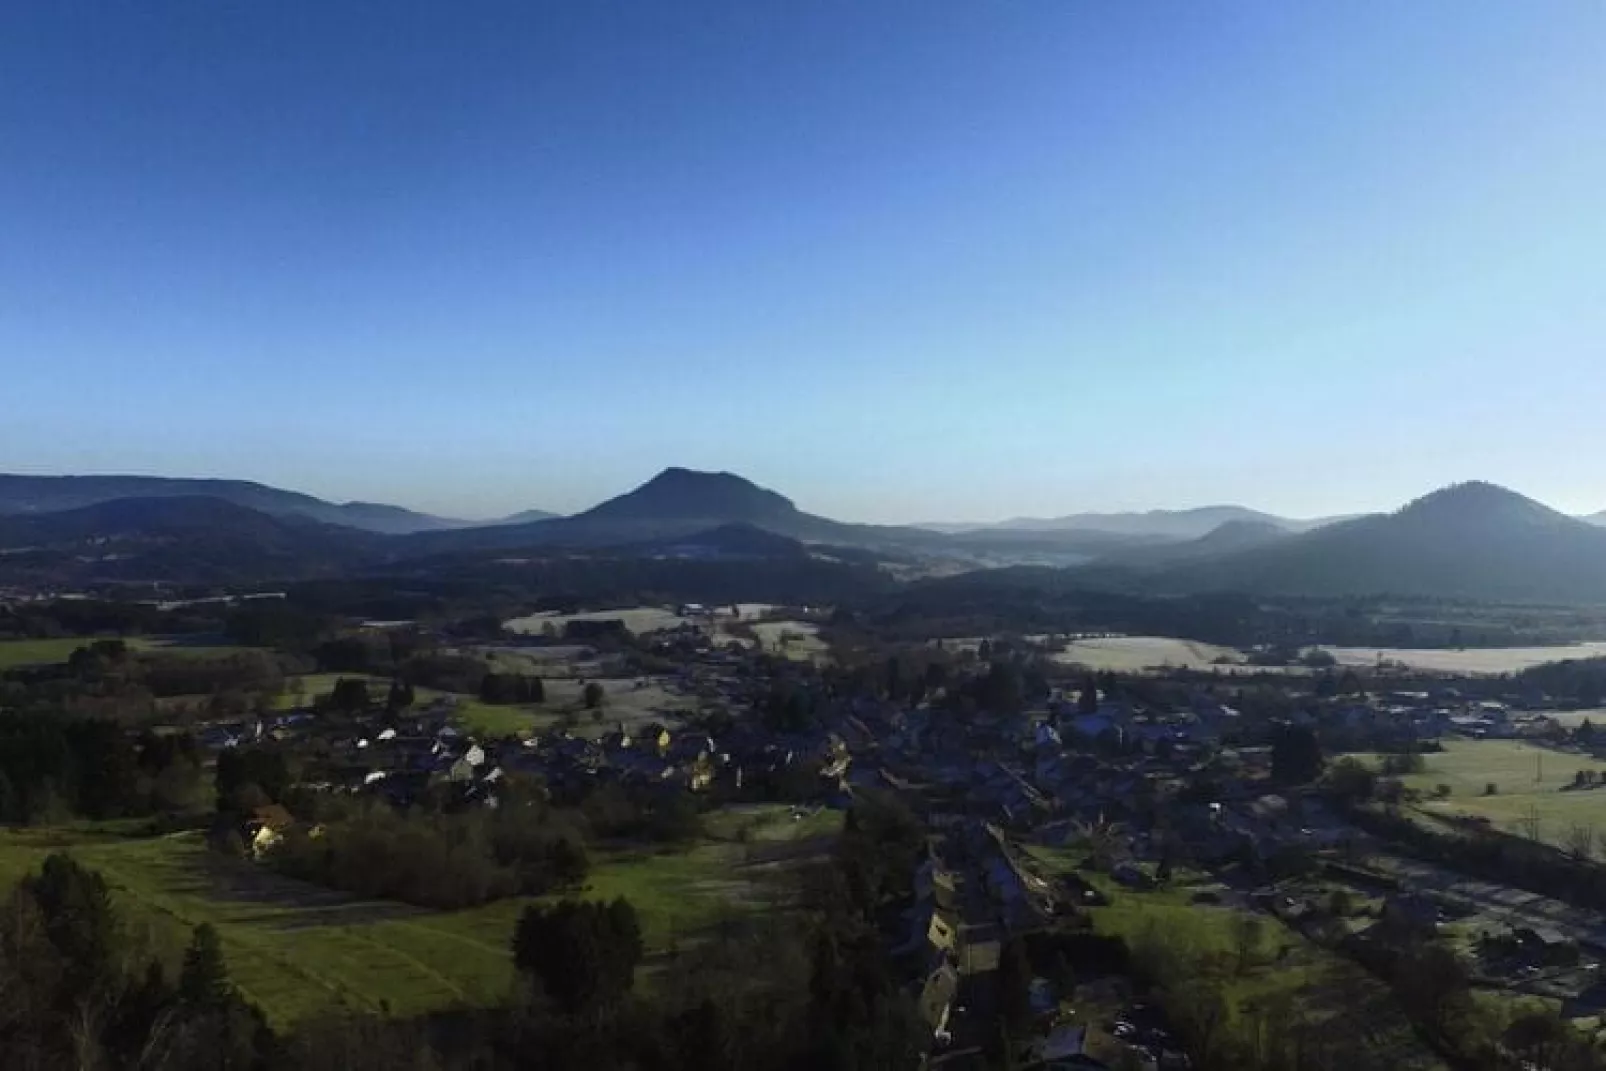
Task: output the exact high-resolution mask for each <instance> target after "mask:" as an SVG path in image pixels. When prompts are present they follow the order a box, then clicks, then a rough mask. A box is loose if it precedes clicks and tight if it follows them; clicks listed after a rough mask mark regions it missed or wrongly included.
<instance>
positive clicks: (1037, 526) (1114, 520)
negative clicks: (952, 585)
mask: <svg viewBox="0 0 1606 1071" xmlns="http://www.w3.org/2000/svg"><path fill="white" fill-rule="evenodd" d="M1348 519H1349V518H1348V517H1318V518H1315V519H1312V520H1298V519H1295V518H1292V517H1277V516H1274V515H1272V514H1270V513H1262V512H1260V511H1259V510H1253V509H1249V508H1247V507H1244V506H1199V507H1197V508H1195V509H1155V510H1147V511H1145V512H1142V513H1073V514H1070V515H1069V516H1066V517H1014V518H1012V519H1010V520H1007V521H999V522H998V523H996V524H946V523H934V524H923V525H921V527H922V528H928V529H930V530H932V531H936V532H943V533H945V534H949V535H956V534H963V533H971V532H1069V531H1078V532H1103V533H1106V534H1108V535H1117V536H1130V537H1139V538H1142V537H1154V538H1159V539H1198V538H1200V537H1201V536H1204V535H1207V534H1209V533H1210V532H1213V531H1215V530H1216V529H1217V528H1220V527H1221V526H1222V525H1224V524H1233V523H1248V524H1260V525H1269V526H1271V527H1274V528H1278V529H1281V530H1283V531H1287V532H1304V531H1309V530H1310V529H1312V528H1320V527H1322V526H1323V525H1327V524H1334V523H1336V522H1338V521H1342V520H1348ZM1603 523H1606V521H1603Z"/></svg>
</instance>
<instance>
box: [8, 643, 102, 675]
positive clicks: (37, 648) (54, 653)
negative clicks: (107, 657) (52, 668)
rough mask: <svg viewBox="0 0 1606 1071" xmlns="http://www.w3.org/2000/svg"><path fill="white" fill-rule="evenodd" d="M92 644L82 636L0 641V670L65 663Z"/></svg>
mask: <svg viewBox="0 0 1606 1071" xmlns="http://www.w3.org/2000/svg"><path fill="white" fill-rule="evenodd" d="M93 642H94V641H93V640H86V639H84V638H83V637H82V636H70V637H67V638H65V639H59V640H0V669H14V668H16V667H17V666H44V665H53V664H55V663H57V662H65V661H67V658H68V656H70V655H71V654H72V653H73V652H74V651H76V650H77V649H78V648H80V647H83V646H86V645H87V644H90V643H93Z"/></svg>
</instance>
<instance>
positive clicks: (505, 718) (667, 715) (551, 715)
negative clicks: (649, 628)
mask: <svg viewBox="0 0 1606 1071" xmlns="http://www.w3.org/2000/svg"><path fill="white" fill-rule="evenodd" d="M341 678H354V679H359V680H366V681H367V682H368V694H369V696H370V697H371V698H373V699H375V700H380V699H383V698H384V696H385V693H386V691H387V690H388V689H389V688H390V680H389V679H388V678H386V677H375V676H368V675H365V674H362V673H309V674H307V675H306V676H304V677H299V678H296V679H297V680H299V681H300V682H301V690H300V691H299V692H297V691H295V690H294V689H293V688H286V689H285V691H284V692H282V693H280V695H279V696H278V697H277V699H276V705H277V706H278V708H279V709H281V710H288V709H290V708H291V707H294V706H297V705H299V704H302V703H311V702H313V701H314V700H315V699H317V698H318V697H319V696H322V695H327V694H328V693H329V692H331V691H333V690H334V687H335V683H336V682H337V681H339V680H340V679H341ZM597 683H598V684H601V685H602V687H603V691H604V698H603V702H602V706H601V708H600V711H592V710H587V709H585V705H584V702H583V700H582V685H581V683H580V681H579V680H578V679H576V678H569V677H547V678H543V685H544V687H545V690H546V701H545V702H544V703H539V704H534V705H518V706H504V705H493V704H491V703H484V702H481V701H480V700H479V699H478V698H477V697H475V696H470V695H461V694H457V695H454V693H450V692H442V691H437V690H435V689H433V688H418V689H415V692H414V694H415V698H416V700H417V702H418V704H419V705H423V704H425V703H430V702H433V701H434V700H436V699H440V698H442V697H443V696H448V695H454V698H455V699H456V707H455V711H454V714H453V720H454V721H455V722H456V723H457V724H458V725H459V726H461V727H462V728H464V729H466V730H468V731H469V732H471V733H475V734H478V735H481V736H493V737H497V736H517V735H521V734H524V733H531V732H548V731H550V730H551V729H552V728H553V727H554V726H555V725H557V723H558V722H559V721H560V720H562V719H563V718H564V717H565V716H570V717H572V719H573V722H574V732H575V734H576V735H577V736H586V737H597V736H600V735H601V734H602V733H604V732H607V731H608V730H609V729H612V728H614V727H615V726H616V725H618V724H619V723H620V722H623V723H624V724H625V725H626V726H627V727H632V728H633V727H636V726H640V725H645V724H646V723H647V722H649V721H655V720H660V719H661V720H664V721H666V722H667V723H669V724H674V720H675V715H676V714H678V713H681V712H684V711H686V710H688V709H691V708H693V707H694V706H695V705H696V704H695V702H694V701H693V700H689V699H687V698H685V697H683V696H678V695H673V694H671V693H669V692H668V691H666V690H665V689H664V688H663V687H662V686H661V685H659V684H655V683H649V684H648V685H647V686H646V687H638V679H637V678H634V677H630V678H615V679H607V680H599V681H598V682H597Z"/></svg>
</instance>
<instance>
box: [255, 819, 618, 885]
mask: <svg viewBox="0 0 1606 1071" xmlns="http://www.w3.org/2000/svg"><path fill="white" fill-rule="evenodd" d="M269 859H270V861H271V862H272V864H273V866H274V867H275V868H276V869H278V870H279V871H280V872H281V873H285V874H288V875H290V876H292V877H296V878H300V879H301V880H303V881H311V882H315V883H317V884H320V885H327V886H330V887H332V888H336V889H342V890H344V891H346V892H350V893H354V894H356V895H358V896H371V897H378V898H382V899H389V900H400V901H402V902H403V903H409V904H417V905H419V906H421V907H431V908H438V909H449V908H460V907H471V906H474V905H477V904H483V903H487V902H489V901H492V900H499V899H502V898H505V897H508V896H517V895H528V896H539V895H543V894H545V893H549V892H554V891H556V890H559V889H564V888H570V887H573V886H575V885H578V884H579V883H580V882H582V881H584V880H585V875H586V872H587V870H588V869H589V860H588V858H587V856H586V851H585V844H584V840H583V838H582V837H581V836H580V834H579V831H578V830H577V829H575V828H574V826H573V825H572V824H570V823H569V822H568V821H567V820H565V819H564V818H562V817H561V816H560V815H558V814H556V813H555V812H551V811H548V810H545V809H542V808H537V807H533V806H532V807H523V808H519V807H509V808H505V809H499V810H496V811H474V812H467V813H463V814H452V815H428V814H420V813H407V814H404V813H401V812H398V811H395V810H393V809H391V808H390V807H387V806H385V805H383V804H379V803H374V804H370V805H368V806H367V807H365V808H364V809H362V810H361V811H359V812H358V813H357V814H356V815H355V816H353V817H351V818H349V819H347V820H345V821H341V822H336V823H331V824H330V825H328V826H325V827H324V828H323V829H322V830H320V831H319V832H318V834H317V835H316V836H315V835H313V834H312V833H311V832H309V831H306V830H299V831H296V832H293V833H291V834H290V835H288V836H286V837H285V839H284V840H283V841H282V842H280V844H279V845H277V846H276V847H275V848H274V850H273V851H272V852H271V853H270V855H269Z"/></svg>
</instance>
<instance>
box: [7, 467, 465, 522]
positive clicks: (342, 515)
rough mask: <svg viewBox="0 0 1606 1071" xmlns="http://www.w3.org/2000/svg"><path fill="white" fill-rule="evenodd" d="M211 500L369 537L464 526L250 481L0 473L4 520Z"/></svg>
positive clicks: (423, 514) (409, 511) (445, 519)
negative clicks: (119, 504)
mask: <svg viewBox="0 0 1606 1071" xmlns="http://www.w3.org/2000/svg"><path fill="white" fill-rule="evenodd" d="M197 496H202V497H207V498H213V499H218V500H221V501H224V502H229V503H232V504H234V505H236V506H244V507H246V508H247V509H252V510H257V511H259V512H261V513H267V514H271V515H272V516H275V517H306V518H308V519H310V520H314V521H321V522H323V523H324V524H339V525H344V526H346V527H348V528H361V529H363V530H365V531H369V532H383V533H385V534H387V535H401V534H405V533H409V532H427V531H439V530H443V529H448V528H458V527H462V526H464V525H466V524H468V523H469V522H467V521H454V520H449V519H447V518H444V517H432V516H430V515H429V514H427V513H416V512H414V511H413V510H409V509H403V508H401V507H400V506H387V505H384V504H382V503H378V502H344V503H334V502H325V501H324V500H323V499H321V498H314V497H312V496H311V495H304V494H301V493H300V492H298V491H285V490H281V489H280V488H277V487H269V486H267V485H266V484H260V483H253V482H251V481H249V480H209V479H188V478H181V477H169V476H18V475H9V474H3V473H0V515H4V514H13V515H16V514H23V515H28V514H42V513H60V512H62V511H64V510H76V509H82V508H83V507H86V506H94V505H97V504H99V503H102V502H113V501H116V500H118V499H156V498H176V497H190V498H193V497H197Z"/></svg>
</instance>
